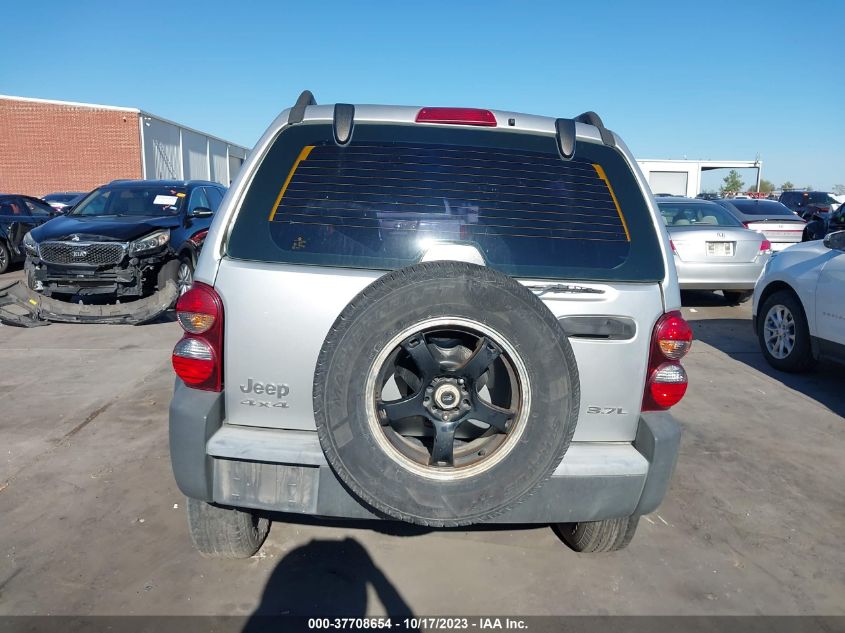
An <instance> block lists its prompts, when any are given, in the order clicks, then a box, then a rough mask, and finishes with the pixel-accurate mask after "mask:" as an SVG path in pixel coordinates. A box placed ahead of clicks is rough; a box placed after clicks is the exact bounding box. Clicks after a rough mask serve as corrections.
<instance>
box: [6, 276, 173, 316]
mask: <svg viewBox="0 0 845 633" xmlns="http://www.w3.org/2000/svg"><path fill="white" fill-rule="evenodd" d="M178 296H179V289H178V288H177V286H176V284H175V283H174V282H173V281H168V282H167V285H165V287H164V288H163V289H162V290H159V291H158V292H157V293H155V294H154V295H151V296H149V297H146V298H145V299H138V300H137V301H131V302H129V303H118V304H113V305H80V304H76V303H69V302H67V301H59V300H58V299H53V298H51V297H45V296H43V295H40V294H38V293H37V292H35V291H33V290H30V289H29V288H28V287H27V286H26V285H25V284H24V283H23V282H20V281H18V282H16V283H14V284H11V285H9V286H6V287H0V322H2V323H4V324H6V325H14V326H17V327H38V326H40V325H49V324H50V322H52V321H55V322H58V323H112V324H127V325H140V324H141V323H146V322H148V321H152V320H153V319H155V318H156V317H157V316H159V315H160V314H162V313H163V312H165V311H166V310H167V309H168V308H170V306H172V305H173V303H174V302H175V301H176V299H177V298H178Z"/></svg>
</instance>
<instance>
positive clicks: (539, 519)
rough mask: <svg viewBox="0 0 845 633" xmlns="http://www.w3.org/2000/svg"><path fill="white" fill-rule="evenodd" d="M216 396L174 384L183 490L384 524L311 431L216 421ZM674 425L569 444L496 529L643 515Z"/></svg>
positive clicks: (671, 458) (174, 429) (663, 475)
mask: <svg viewBox="0 0 845 633" xmlns="http://www.w3.org/2000/svg"><path fill="white" fill-rule="evenodd" d="M223 418H224V411H223V396H222V394H216V393H209V392H203V391H197V390H194V389H189V388H187V387H185V386H184V385H183V384H182V382H181V381H178V380H177V384H176V390H175V393H174V396H173V401H172V402H171V405H170V456H171V462H172V465H173V473H174V475H175V477H176V483H177V484H178V486H179V488H180V490H181V491H182V492H183V493H184V494H185V495H187V496H188V497H192V498H195V499H201V500H204V501H208V502H214V503H218V504H221V505H225V506H233V507H241V508H253V509H258V510H268V511H276V512H291V513H299V514H310V515H321V516H331V517H343V518H357V519H373V518H383V517H381V516H380V515H378V514H376V513H374V512H373V511H371V510H370V509H369V508H368V507H366V506H365V505H363V504H362V503H361V502H360V501H358V499H357V498H356V497H354V496H352V495H351V494H350V493H349V492H348V491H347V490H346V488H345V487H344V486H343V485H342V484H341V482H340V481H339V480H338V478H337V477H336V476H335V474H334V472H333V471H332V470H331V468H330V467H329V465H328V464H327V462H326V460H325V457H324V456H323V451H322V449H321V448H320V443H319V440H318V438H317V434H316V433H315V432H311V431H283V430H276V429H259V428H247V427H238V426H233V425H226V424H223ZM680 435H681V430H680V426H679V425H678V424H677V422H675V420H674V419H673V418H672V416H671V415H669V414H668V413H647V414H643V415H642V416H641V417H640V424H639V427H638V429H637V436H636V439H635V441H634V442H633V443H632V444H627V443H613V442H573V443H572V444H571V445H570V448H569V451H568V452H567V454H566V457H564V459H563V461H562V462H561V464H560V466H559V467H558V468H557V470H556V471H555V473H554V475H553V476H552V478H551V479H550V480H549V481H547V482H546V483H545V484H543V486H542V487H541V488H540V489H539V490H538V491H537V492H536V493H535V494H533V495H531V497H529V498H528V499H526V500H525V501H524V502H522V503H520V504H519V505H518V506H516V507H515V508H513V509H512V510H510V511H508V512H507V513H505V514H502V515H500V516H499V517H497V518H496V519H494V521H493V522H495V523H554V522H576V521H596V520H600V519H607V518H613V517H622V516H630V515H632V514H646V513H648V512H651V511H653V510H654V509H656V508H657V506H658V505H660V502H661V501H662V500H663V497H664V496H665V494H666V491H667V489H668V487H669V481H670V479H671V477H672V473H673V472H674V468H675V462H676V460H677V455H678V448H679V445H680Z"/></svg>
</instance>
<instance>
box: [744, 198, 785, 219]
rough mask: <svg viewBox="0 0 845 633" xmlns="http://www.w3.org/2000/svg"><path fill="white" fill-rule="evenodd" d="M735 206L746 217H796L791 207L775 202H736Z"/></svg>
mask: <svg viewBox="0 0 845 633" xmlns="http://www.w3.org/2000/svg"><path fill="white" fill-rule="evenodd" d="M733 206H734V207H736V209H738V210H739V212H740V213H744V214H745V215H769V216H771V215H788V216H791V217H795V214H794V213H793V212H792V211H791V210H790V209H789V207H787V206H785V205H783V204H781V203H780V202H775V201H774V200H736V201H735V202H734V203H733ZM796 219H797V218H796Z"/></svg>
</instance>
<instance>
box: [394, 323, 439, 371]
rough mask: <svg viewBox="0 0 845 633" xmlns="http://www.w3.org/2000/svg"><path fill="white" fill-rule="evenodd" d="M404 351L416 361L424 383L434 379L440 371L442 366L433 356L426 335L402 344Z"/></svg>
mask: <svg viewBox="0 0 845 633" xmlns="http://www.w3.org/2000/svg"><path fill="white" fill-rule="evenodd" d="M402 349H404V350H405V351H406V352H407V353H408V354H409V355H410V357H411V358H412V359H414V363H415V364H416V366H417V370H418V371H419V372H420V378H421V379H422V380H423V382H425V381H427V380H430V379H431V378H433V377H434V375H435V374H436V373H437V372H438V371H439V369H440V364H439V363H438V362H437V361H436V360H434V357H433V356H432V355H431V350H430V349H429V348H428V344H427V343H426V342H425V335H424V334H417V335H415V336H413V337H411V338H410V339H408V340H407V341H405V342H404V343H402Z"/></svg>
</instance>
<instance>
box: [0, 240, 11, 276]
mask: <svg viewBox="0 0 845 633" xmlns="http://www.w3.org/2000/svg"><path fill="white" fill-rule="evenodd" d="M11 261H12V257H11V255H10V254H9V248H8V247H7V246H6V244H5V242H2V241H0V275H2V274H3V273H5V272H6V271H7V270H9V264H10V263H11Z"/></svg>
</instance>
